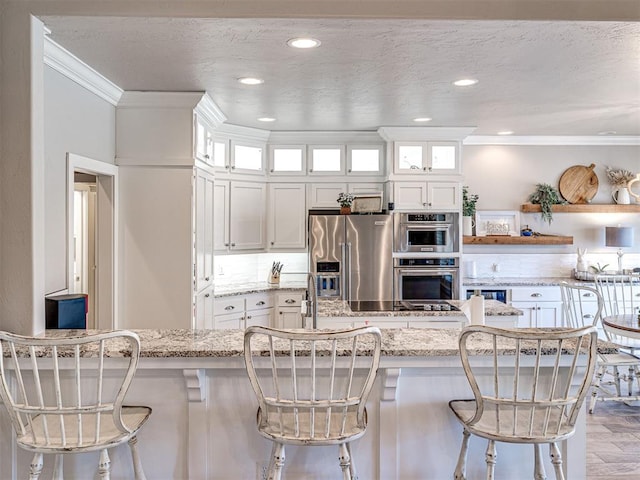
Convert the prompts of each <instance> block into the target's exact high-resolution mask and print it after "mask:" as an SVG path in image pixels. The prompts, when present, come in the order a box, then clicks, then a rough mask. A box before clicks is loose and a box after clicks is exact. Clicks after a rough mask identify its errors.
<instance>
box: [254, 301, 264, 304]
mask: <svg viewBox="0 0 640 480" xmlns="http://www.w3.org/2000/svg"><path fill="white" fill-rule="evenodd" d="M256 305H264V302H263V301H262V300H260V301H259V302H256Z"/></svg>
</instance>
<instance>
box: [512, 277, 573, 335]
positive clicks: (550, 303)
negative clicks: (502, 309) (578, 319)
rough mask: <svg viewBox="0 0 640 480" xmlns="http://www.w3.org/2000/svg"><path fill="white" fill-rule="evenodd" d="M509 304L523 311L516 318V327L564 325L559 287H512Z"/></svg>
mask: <svg viewBox="0 0 640 480" xmlns="http://www.w3.org/2000/svg"><path fill="white" fill-rule="evenodd" d="M511 305H512V306H513V307H514V308H517V309H518V310H522V312H523V315H522V316H521V317H520V318H519V320H518V327H522V328H549V327H563V326H564V321H563V318H562V296H561V293H560V288H559V287H555V286H549V287H547V286H544V287H512V288H511Z"/></svg>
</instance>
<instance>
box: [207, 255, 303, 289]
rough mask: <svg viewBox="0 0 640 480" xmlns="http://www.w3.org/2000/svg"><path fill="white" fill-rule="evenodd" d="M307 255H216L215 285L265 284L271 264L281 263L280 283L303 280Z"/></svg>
mask: <svg viewBox="0 0 640 480" xmlns="http://www.w3.org/2000/svg"><path fill="white" fill-rule="evenodd" d="M307 258H308V257H307V254H306V253H304V252H302V253H277V252H269V253H249V254H245V255H217V256H216V257H215V258H214V271H215V277H214V279H215V283H216V284H218V285H219V284H221V283H228V284H233V283H248V282H249V283H250V282H266V281H267V278H268V276H269V272H271V266H272V265H273V262H281V263H282V264H283V265H284V267H283V268H282V272H281V279H282V281H287V280H305V279H306V273H307V271H308V259H307Z"/></svg>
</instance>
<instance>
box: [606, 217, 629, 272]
mask: <svg viewBox="0 0 640 480" xmlns="http://www.w3.org/2000/svg"><path fill="white" fill-rule="evenodd" d="M604 244H605V246H607V247H618V273H622V256H623V255H624V253H623V251H622V247H633V227H621V226H617V227H605V242H604Z"/></svg>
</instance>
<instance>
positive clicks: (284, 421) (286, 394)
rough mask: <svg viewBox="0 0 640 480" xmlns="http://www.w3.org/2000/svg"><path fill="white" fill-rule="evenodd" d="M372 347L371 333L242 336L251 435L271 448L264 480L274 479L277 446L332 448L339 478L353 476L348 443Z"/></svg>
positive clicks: (374, 354) (360, 425) (356, 431)
mask: <svg viewBox="0 0 640 480" xmlns="http://www.w3.org/2000/svg"><path fill="white" fill-rule="evenodd" d="M380 348H381V335H380V330H379V329H378V328H376V327H362V328H356V329H352V330H340V331H317V330H316V331H301V330H288V331H284V330H276V329H272V328H266V327H249V328H248V329H247V330H246V331H245V336H244V358H245V364H246V367H247V373H248V375H249V379H250V381H251V385H252V387H253V389H254V391H255V393H256V396H257V398H258V404H259V407H258V417H257V427H258V432H259V433H260V434H261V435H262V436H264V437H266V438H268V439H269V440H271V441H272V442H273V449H272V452H271V459H270V462H269V473H268V478H269V480H272V479H275V480H279V479H280V478H281V475H282V470H283V467H284V461H285V445H309V446H314V445H338V447H339V461H340V467H341V468H342V474H343V478H344V479H345V480H347V479H350V480H353V479H356V478H357V476H356V471H355V466H354V463H353V460H352V458H351V457H352V455H351V448H350V442H351V441H353V440H356V439H358V438H360V437H361V436H362V435H364V433H365V430H366V427H367V411H366V409H365V403H366V401H367V397H368V396H369V393H370V391H371V388H372V386H373V382H374V380H375V377H376V373H377V370H378V364H379V362H380Z"/></svg>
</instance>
